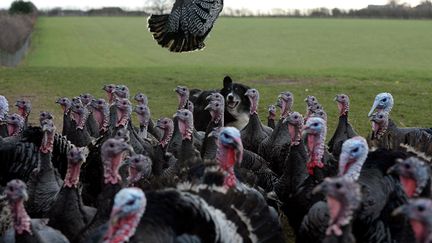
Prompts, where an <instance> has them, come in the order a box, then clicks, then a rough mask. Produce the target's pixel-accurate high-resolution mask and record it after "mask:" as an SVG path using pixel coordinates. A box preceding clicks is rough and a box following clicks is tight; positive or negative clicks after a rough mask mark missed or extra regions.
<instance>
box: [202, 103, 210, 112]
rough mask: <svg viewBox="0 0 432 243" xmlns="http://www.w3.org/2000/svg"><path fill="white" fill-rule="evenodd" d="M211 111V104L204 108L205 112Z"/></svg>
mask: <svg viewBox="0 0 432 243" xmlns="http://www.w3.org/2000/svg"><path fill="white" fill-rule="evenodd" d="M210 109H211V105H210V103H209V104H208V105H207V106H206V107H205V108H204V110H205V111H208V110H210Z"/></svg>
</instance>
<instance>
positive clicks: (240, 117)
mask: <svg viewBox="0 0 432 243" xmlns="http://www.w3.org/2000/svg"><path fill="white" fill-rule="evenodd" d="M249 118H250V117H249V114H247V113H238V114H236V119H237V120H236V121H233V122H230V123H228V124H226V126H228V127H235V128H237V129H238V130H240V131H241V130H242V129H243V128H244V127H245V126H246V125H247V124H248V123H249Z"/></svg>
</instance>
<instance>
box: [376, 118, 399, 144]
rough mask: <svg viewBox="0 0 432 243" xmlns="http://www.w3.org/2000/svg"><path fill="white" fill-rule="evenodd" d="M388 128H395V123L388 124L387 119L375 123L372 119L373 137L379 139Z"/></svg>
mask: <svg viewBox="0 0 432 243" xmlns="http://www.w3.org/2000/svg"><path fill="white" fill-rule="evenodd" d="M389 128H396V125H395V124H394V123H393V122H392V124H391V127H390V126H389V121H388V120H387V121H384V122H382V123H381V124H378V123H376V122H375V121H372V131H373V138H375V139H378V140H379V139H381V138H382V136H384V134H385V133H386V132H387V130H388V129H389Z"/></svg>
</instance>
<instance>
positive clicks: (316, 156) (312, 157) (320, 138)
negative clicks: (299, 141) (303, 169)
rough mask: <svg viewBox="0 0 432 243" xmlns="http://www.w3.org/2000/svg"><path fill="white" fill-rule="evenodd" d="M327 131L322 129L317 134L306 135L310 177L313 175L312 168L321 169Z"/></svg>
mask: <svg viewBox="0 0 432 243" xmlns="http://www.w3.org/2000/svg"><path fill="white" fill-rule="evenodd" d="M326 132H327V129H326V128H325V127H323V129H322V131H321V132H320V133H319V134H308V135H307V138H306V139H307V148H308V153H309V161H308V163H307V167H308V172H309V174H310V175H313V174H314V171H313V170H314V168H315V167H318V168H323V167H324V164H323V163H322V158H323V156H324V151H325V145H324V142H325V137H326Z"/></svg>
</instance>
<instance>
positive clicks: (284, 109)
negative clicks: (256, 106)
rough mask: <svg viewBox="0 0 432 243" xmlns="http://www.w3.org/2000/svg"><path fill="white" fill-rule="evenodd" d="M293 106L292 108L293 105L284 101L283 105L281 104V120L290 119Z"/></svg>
mask: <svg viewBox="0 0 432 243" xmlns="http://www.w3.org/2000/svg"><path fill="white" fill-rule="evenodd" d="M291 106H292V104H290V103H288V102H286V101H282V104H281V110H282V111H281V119H282V120H283V119H285V118H287V117H288V115H289V114H290V112H291Z"/></svg>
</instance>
